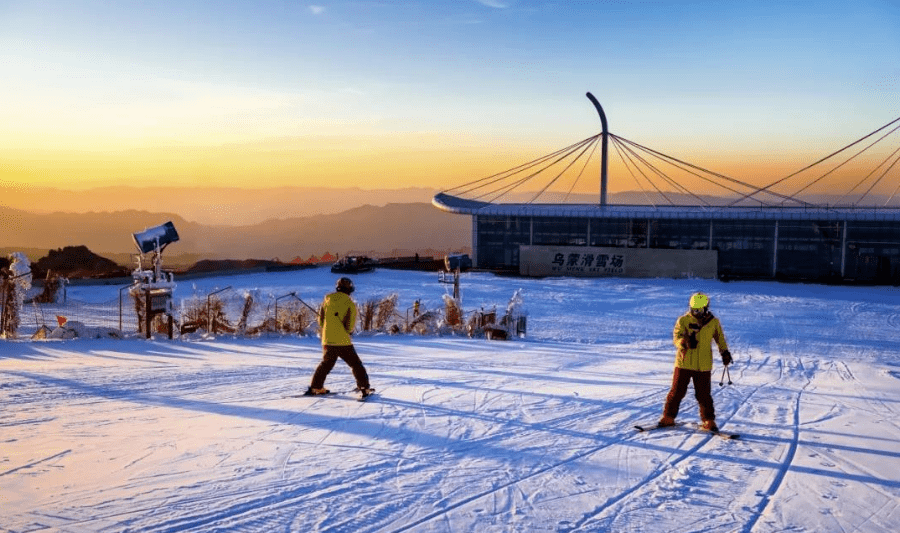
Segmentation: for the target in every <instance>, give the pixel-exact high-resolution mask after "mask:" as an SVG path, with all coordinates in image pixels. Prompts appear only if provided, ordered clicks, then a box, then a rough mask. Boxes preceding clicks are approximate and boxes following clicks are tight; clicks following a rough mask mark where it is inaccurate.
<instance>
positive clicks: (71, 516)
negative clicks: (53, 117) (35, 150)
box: [0, 269, 900, 533]
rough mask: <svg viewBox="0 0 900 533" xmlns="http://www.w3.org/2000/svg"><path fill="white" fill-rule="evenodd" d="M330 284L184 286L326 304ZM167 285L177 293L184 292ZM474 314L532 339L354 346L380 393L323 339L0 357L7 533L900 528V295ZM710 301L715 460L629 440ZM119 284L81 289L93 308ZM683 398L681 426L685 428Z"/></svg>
mask: <svg viewBox="0 0 900 533" xmlns="http://www.w3.org/2000/svg"><path fill="white" fill-rule="evenodd" d="M335 279H336V276H334V275H333V274H331V273H330V272H328V270H327V269H314V270H303V271H298V272H284V273H271V274H254V275H246V276H234V277H227V278H225V277H222V278H207V279H202V280H192V281H185V282H183V283H179V285H178V289H177V296H178V298H184V297H188V296H190V295H192V294H197V293H200V294H204V293H208V292H211V291H213V290H216V289H217V288H220V287H225V286H232V287H233V288H235V289H241V288H242V289H248V290H251V289H252V290H257V291H260V293H261V294H269V295H273V296H277V295H279V294H285V293H290V292H293V291H296V294H297V295H299V296H300V297H302V298H303V299H304V300H305V301H307V302H310V303H312V304H313V305H315V304H317V303H318V302H319V301H320V300H321V298H322V296H323V295H324V294H325V293H326V292H328V291H330V290H331V289H332V288H333V286H334V282H335ZM354 279H355V283H356V286H357V292H356V293H355V294H354V297H355V298H356V299H357V300H358V301H364V300H366V299H371V298H374V297H379V296H387V295H389V294H391V293H394V292H396V293H398V294H399V296H400V302H399V307H400V308H401V309H400V312H401V313H405V312H406V311H405V310H406V309H407V308H409V307H412V305H413V302H414V301H415V300H416V299H417V298H419V299H421V300H422V302H423V304H424V306H425V308H426V309H432V308H435V307H438V306H440V305H442V296H443V294H444V293H445V292H446V291H447V290H450V286H448V285H446V284H441V283H438V280H437V276H436V275H435V274H432V273H420V272H397V271H389V270H379V271H377V272H374V273H371V274H364V275H359V276H356V277H355V278H354ZM176 281H178V280H177V279H176ZM461 289H462V301H463V308H464V309H465V310H467V311H470V310H473V309H480V308H482V307H485V308H491V307H493V306H495V305H496V306H497V308H498V310H500V311H501V312H502V310H503V309H505V307H506V304H507V303H508V301H509V298H510V297H512V295H513V294H514V292H515V291H516V290H518V289H522V292H521V295H522V298H523V300H524V304H525V307H526V309H527V311H528V322H527V327H528V329H527V336H526V337H525V338H524V339H513V340H509V341H505V342H504V341H489V340H485V339H483V338H476V339H470V338H467V337H466V336H462V335H460V336H442V337H422V336H413V335H393V336H392V335H369V336H366V335H360V336H357V337H356V347H357V351H358V352H359V354H360V356H361V357H362V359H363V361H364V363H365V365H366V367H367V369H368V371H369V374H370V376H371V381H372V386H373V387H375V388H376V389H377V394H376V396H374V397H373V398H371V399H370V400H368V401H367V402H362V403H360V402H357V401H354V396H353V395H352V394H351V393H350V392H349V391H350V389H352V388H353V387H354V383H353V380H352V377H351V374H350V371H349V368H348V367H347V366H346V365H344V364H343V363H342V362H340V361H339V362H338V364H337V366H336V367H335V369H334V371H333V372H332V373H331V375H330V376H329V378H328V381H327V383H326V386H328V387H329V388H331V389H332V390H333V391H339V392H341V393H340V394H337V395H334V396H331V397H326V398H307V397H299V398H296V397H293V395H295V394H298V393H301V392H303V391H304V390H305V389H306V387H307V385H308V384H309V379H310V377H311V375H312V372H313V370H314V368H315V366H316V364H317V363H318V362H319V360H320V358H321V348H320V346H319V342H318V339H316V338H314V337H297V336H269V337H266V336H263V337H260V338H238V337H234V336H223V335H219V336H216V337H208V336H207V337H199V336H198V337H193V338H190V339H176V340H168V339H167V338H165V337H158V338H154V339H153V340H144V339H140V338H136V337H134V336H131V337H129V338H127V339H125V340H115V339H99V340H84V339H76V340H68V341H27V340H18V341H0V405H2V407H0V530H2V531H8V532H26V531H60V532H104V531H141V532H145V531H148V532H170V531H262V532H271V531H298V532H310V531H348V532H351V531H352V532H357V533H358V532H371V531H384V532H402V531H415V532H419V531H438V532H464V531H466V532H467V531H498V532H501V531H502V532H511V531H523V532H525V531H527V532H533V531H616V532H620V531H635V532H644V531H648V532H649V531H653V532H673V533H674V532H678V533H684V532H691V531H703V532H712V531H723V532H725V531H728V532H731V531H738V532H776V531H779V532H780V531H808V532H832V531H834V532H850V531H854V532H885V533H894V532H896V531H898V530H900V445H898V444H900V424H898V420H900V416H898V413H900V403H898V402H900V387H898V385H900V382H898V379H900V359H898V355H897V350H898V346H900V298H898V291H897V289H896V288H892V287H833V286H820V285H802V284H780V283H774V282H773V283H769V282H732V283H723V282H719V281H712V280H633V279H522V278H515V277H498V276H494V275H491V274H487V273H466V274H463V275H462V280H461ZM697 290H703V291H705V292H706V293H708V294H709V296H710V299H711V301H712V304H711V310H712V311H713V312H714V313H715V314H716V315H717V316H718V317H719V318H720V319H721V321H722V324H723V327H724V330H725V334H726V336H727V338H728V341H729V343H730V345H731V351H732V353H733V355H734V358H735V363H734V365H732V366H731V367H730V377H731V380H732V381H733V384H731V385H729V384H728V383H727V380H728V377H727V376H726V377H725V383H724V385H723V386H719V380H720V377H721V371H722V367H721V364H717V365H716V367H715V368H714V369H713V389H714V391H713V395H714V399H715V405H716V410H717V413H718V422H719V425H720V427H721V428H722V429H723V430H728V431H732V432H737V433H740V434H741V438H740V439H739V440H725V439H721V438H717V437H716V436H713V435H710V434H708V433H701V432H697V431H694V430H693V429H691V428H690V426H685V427H681V428H676V429H671V430H660V431H653V432H649V433H638V432H637V431H635V430H634V428H633V426H634V425H635V424H652V423H653V422H655V421H656V420H657V419H658V418H659V416H660V414H661V409H662V404H663V401H664V398H665V395H666V392H667V391H668V387H669V384H670V380H671V375H672V364H673V360H674V353H675V349H674V346H673V345H672V340H671V334H672V327H673V325H674V323H675V320H676V318H677V317H678V316H679V315H680V314H682V313H683V312H685V310H686V307H687V302H688V298H689V297H690V295H691V294H692V293H693V292H694V291H697ZM117 291H118V288H117V287H74V286H73V287H69V289H68V296H69V298H79V299H82V300H85V301H91V300H93V301H98V302H99V301H107V300H109V299H111V298H115V297H116V295H117ZM697 417H698V414H697V404H696V402H695V401H694V399H693V391H692V389H691V390H690V391H689V393H688V397H687V398H686V399H685V401H684V403H683V404H682V411H681V415H680V416H679V420H681V421H684V422H688V423H693V422H696V421H697Z"/></svg>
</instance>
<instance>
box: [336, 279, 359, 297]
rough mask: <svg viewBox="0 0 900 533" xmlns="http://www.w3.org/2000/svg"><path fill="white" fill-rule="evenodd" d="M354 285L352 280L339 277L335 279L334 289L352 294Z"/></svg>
mask: <svg viewBox="0 0 900 533" xmlns="http://www.w3.org/2000/svg"><path fill="white" fill-rule="evenodd" d="M355 289H356V287H354V286H353V280H352V279H350V278H341V279H339V280H337V283H336V284H335V286H334V290H336V291H338V292H343V293H344V294H352V293H353V291H354V290H355Z"/></svg>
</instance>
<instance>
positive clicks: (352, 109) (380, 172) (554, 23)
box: [0, 0, 900, 190]
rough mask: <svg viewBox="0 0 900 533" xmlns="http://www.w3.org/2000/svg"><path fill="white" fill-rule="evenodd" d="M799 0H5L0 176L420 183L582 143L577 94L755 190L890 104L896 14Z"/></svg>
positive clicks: (33, 181) (899, 16)
mask: <svg viewBox="0 0 900 533" xmlns="http://www.w3.org/2000/svg"><path fill="white" fill-rule="evenodd" d="M805 5H806V4H804V3H798V4H795V3H787V4H786V3H783V2H758V3H754V4H752V5H743V4H742V5H741V7H740V8H737V7H730V6H729V5H728V4H727V3H726V4H722V3H721V2H711V1H710V2H692V3H690V5H689V6H686V5H683V3H681V2H649V3H646V2H596V3H595V2H584V3H577V5H571V4H570V3H567V2H556V3H547V2H538V1H525V0H520V1H513V0H509V1H503V2H500V1H491V2H487V1H475V0H457V1H437V2H405V1H399V0H398V1H393V2H380V3H371V2H333V3H332V2H318V3H316V4H302V3H287V2H273V3H264V4H259V5H258V4H255V3H248V4H242V3H228V4H222V5H220V4H219V3H215V2H211V3H207V2H187V3H185V2H149V3H130V2H124V3H107V2H101V3H97V2H78V1H76V2H61V1H60V2H30V1H13V2H9V3H7V4H6V6H5V7H0V65H2V70H3V78H4V80H5V81H4V83H3V84H0V98H2V99H3V102H4V106H3V111H0V186H2V187H16V186H18V187H22V186H47V185H50V186H58V187H65V188H90V187H95V186H104V185H112V184H127V183H134V182H140V183H148V182H152V184H154V185H192V186H204V185H219V186H237V187H249V188H263V187H276V186H285V185H295V186H329V187H350V186H355V187H363V188H401V187H413V186H415V187H423V186H424V187H433V188H435V189H436V190H438V189H443V188H447V187H450V186H453V185H455V184H459V183H462V182H466V181H469V180H471V179H474V178H478V177H481V176H485V175H489V174H492V173H494V172H497V171H500V170H503V169H506V168H509V167H510V166H513V165H516V164H518V163H521V162H524V161H528V160H530V159H533V158H535V157H539V156H541V155H543V154H546V153H549V152H552V151H553V150H556V149H558V148H560V147H562V146H565V145H568V144H571V143H573V142H576V141H577V140H579V139H583V138H585V137H587V136H590V135H593V134H595V133H598V132H599V131H600V124H599V121H598V119H597V116H596V113H595V112H594V110H593V108H592V107H591V105H590V103H589V102H588V101H587V99H585V98H584V94H585V92H586V91H591V92H592V93H593V94H594V95H596V96H597V98H598V99H599V100H600V102H601V103H602V104H603V106H604V108H605V110H606V113H607V115H608V117H609V120H610V130H611V131H612V132H613V133H616V134H617V135H621V136H623V137H627V138H629V139H633V140H635V141H638V142H640V143H642V144H645V145H647V146H651V147H654V148H656V149H659V150H661V151H664V152H666V153H670V154H674V155H678V156H679V157H683V158H685V159H687V160H690V161H693V162H696V163H698V164H702V165H704V166H705V167H707V168H715V169H721V170H723V171H727V172H730V173H734V174H740V177H742V178H744V179H748V180H749V179H759V180H762V181H765V180H766V179H769V177H777V176H778V175H779V173H782V172H789V171H790V170H791V169H796V168H799V167H801V166H803V165H804V164H807V163H809V162H810V161H811V160H813V159H815V158H818V157H820V156H822V155H824V154H827V153H829V152H830V151H833V150H835V149H837V148H839V147H841V146H843V145H844V144H846V143H847V142H850V141H852V140H854V139H856V138H858V137H859V136H861V135H864V134H866V133H868V132H870V131H872V130H873V129H875V128H877V127H879V126H881V125H882V124H884V123H885V122H887V121H889V120H891V119H893V118H896V117H897V116H898V115H900V72H898V70H897V68H896V65H897V64H900V32H898V31H897V28H900V7H898V5H897V4H896V3H894V2H887V1H877V0H868V1H863V2H856V3H850V4H847V3H844V2H822V3H817V4H816V7H815V8H812V7H809V8H807V7H805ZM261 6H264V7H261ZM618 178H621V179H613V180H612V181H611V183H610V187H611V189H612V190H617V189H619V190H626V189H628V188H629V184H628V180H627V179H625V176H621V175H620V176H618ZM581 187H583V188H585V189H587V190H590V189H593V188H595V187H596V182H594V183H586V184H584V185H580V186H579V188H581Z"/></svg>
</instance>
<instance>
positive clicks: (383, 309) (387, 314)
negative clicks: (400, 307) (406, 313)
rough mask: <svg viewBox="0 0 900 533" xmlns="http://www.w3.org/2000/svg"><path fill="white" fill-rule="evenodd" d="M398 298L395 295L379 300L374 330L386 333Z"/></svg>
mask: <svg viewBox="0 0 900 533" xmlns="http://www.w3.org/2000/svg"><path fill="white" fill-rule="evenodd" d="M399 299H400V296H399V295H398V294H397V293H394V294H391V295H390V296H388V297H386V298H384V299H383V300H381V302H379V303H378V316H377V317H376V318H375V329H377V330H378V331H387V328H388V325H389V323H390V321H391V319H392V318H393V317H394V309H396V308H397V300H399Z"/></svg>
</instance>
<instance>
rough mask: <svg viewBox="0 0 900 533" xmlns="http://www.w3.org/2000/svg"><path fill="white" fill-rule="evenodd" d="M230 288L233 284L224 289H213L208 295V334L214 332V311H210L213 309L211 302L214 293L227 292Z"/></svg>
mask: <svg viewBox="0 0 900 533" xmlns="http://www.w3.org/2000/svg"><path fill="white" fill-rule="evenodd" d="M230 288H231V285H229V286H227V287H225V288H224V289H219V290H217V291H213V292H211V293H209V294H207V295H206V319H207V327H206V333H207V334H212V333H213V331H212V326H213V319H212V313H211V312H210V311H211V309H210V307H211V305H212V303H211V300H212V295H213V294H219V293H220V292H225V291H227V290H229V289H230Z"/></svg>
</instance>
